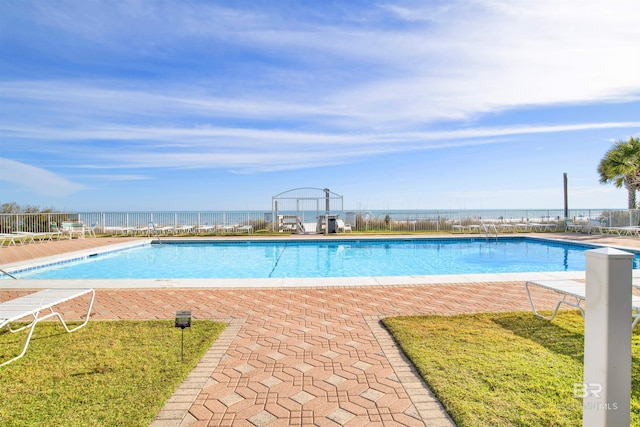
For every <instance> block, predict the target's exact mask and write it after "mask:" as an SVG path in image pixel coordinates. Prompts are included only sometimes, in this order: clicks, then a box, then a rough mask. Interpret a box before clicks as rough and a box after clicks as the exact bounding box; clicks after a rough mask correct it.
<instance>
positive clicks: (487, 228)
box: [481, 222, 498, 240]
mask: <svg viewBox="0 0 640 427" xmlns="http://www.w3.org/2000/svg"><path fill="white" fill-rule="evenodd" d="M481 224H482V228H483V229H484V234H485V237H486V238H487V240H488V239H489V234H492V235H493V236H494V237H495V238H496V240H498V228H497V227H496V225H495V224H485V223H484V222H483V223H481Z"/></svg>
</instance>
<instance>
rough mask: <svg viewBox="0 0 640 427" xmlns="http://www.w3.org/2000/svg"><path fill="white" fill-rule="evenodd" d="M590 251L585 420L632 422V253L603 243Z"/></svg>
mask: <svg viewBox="0 0 640 427" xmlns="http://www.w3.org/2000/svg"><path fill="white" fill-rule="evenodd" d="M585 256H586V289H585V292H586V294H585V295H586V301H585V324H584V382H583V384H582V385H581V387H580V388H579V391H580V396H577V397H583V398H584V399H583V408H582V409H583V411H582V425H583V427H596V426H597V427H614V426H628V425H629V423H630V418H631V415H630V410H631V403H630V401H631V280H632V279H631V276H632V274H631V273H632V271H631V270H632V265H633V254H630V253H628V252H623V251H620V250H617V249H613V248H603V249H593V250H589V251H586V252H585ZM575 390H578V388H577V387H574V391H575ZM576 395H577V394H576Z"/></svg>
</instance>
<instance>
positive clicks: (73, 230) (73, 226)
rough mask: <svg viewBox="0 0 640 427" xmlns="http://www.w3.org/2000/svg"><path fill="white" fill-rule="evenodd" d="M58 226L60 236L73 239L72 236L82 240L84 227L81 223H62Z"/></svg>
mask: <svg viewBox="0 0 640 427" xmlns="http://www.w3.org/2000/svg"><path fill="white" fill-rule="evenodd" d="M60 225H61V231H62V234H63V235H68V236H69V239H73V236H78V238H79V239H84V234H85V226H84V224H83V223H82V222H81V221H68V222H62V223H61V224H60Z"/></svg>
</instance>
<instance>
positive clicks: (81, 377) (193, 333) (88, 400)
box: [0, 321, 225, 427]
mask: <svg viewBox="0 0 640 427" xmlns="http://www.w3.org/2000/svg"><path fill="white" fill-rule="evenodd" d="M224 327H225V325H224V324H222V323H217V322H211V321H194V322H193V323H192V326H191V328H187V329H185V330H184V361H183V360H182V355H181V332H182V331H181V330H180V329H179V328H175V327H174V322H173V321H136V322H133V321H113V322H111V321H92V322H89V323H88V324H87V326H85V327H84V328H82V329H79V330H78V331H76V332H73V333H70V334H69V333H66V332H65V331H64V329H63V328H62V326H61V325H60V323H59V322H43V323H41V324H38V325H37V326H36V328H35V332H34V335H33V338H32V340H31V344H30V345H29V348H28V350H27V353H26V354H25V355H24V357H22V358H21V359H18V360H17V361H15V362H13V363H10V364H9V365H6V366H3V367H1V368H0V390H1V392H0V396H1V397H0V425H1V426H3V427H7V426H54V425H55V426H69V427H71V426H82V427H85V426H101V427H106V426H127V427H129V426H131V427H133V426H147V425H148V424H149V423H150V422H151V420H152V419H153V417H154V416H155V415H156V413H157V412H158V411H159V410H160V409H161V408H162V406H163V404H164V402H165V401H166V399H167V398H169V397H170V396H171V394H172V393H173V391H174V390H175V388H176V387H177V386H178V385H179V384H180V383H181V382H182V381H183V380H184V378H186V376H187V374H188V373H189V372H190V371H191V370H192V369H193V367H194V366H195V365H196V363H197V361H198V360H199V359H200V358H201V357H202V355H203V354H204V353H205V352H206V350H207V349H208V348H209V347H210V346H211V344H212V343H213V342H214V341H215V339H216V338H217V337H218V335H219V334H220V332H222V330H223V329H224ZM25 337H26V331H23V332H19V333H15V334H12V333H8V332H1V333H0V360H2V361H4V360H7V359H9V358H11V357H13V356H16V355H17V354H19V353H20V350H21V349H22V345H23V343H24V339H25Z"/></svg>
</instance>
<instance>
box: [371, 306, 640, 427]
mask: <svg viewBox="0 0 640 427" xmlns="http://www.w3.org/2000/svg"><path fill="white" fill-rule="evenodd" d="M383 323H384V324H385V326H386V327H387V328H388V329H389V330H390V332H391V333H392V334H393V336H394V338H395V339H396V341H397V342H398V343H399V344H400V345H401V347H402V349H403V350H404V352H405V354H406V355H407V356H408V357H409V358H410V359H411V360H412V362H413V363H414V365H415V366H416V368H417V369H418V371H419V372H420V374H421V375H422V377H423V378H424V380H425V381H426V383H427V384H429V386H430V387H431V389H432V390H433V391H434V393H435V394H436V396H437V397H438V398H439V399H440V401H441V402H442V403H443V405H444V407H445V408H446V410H447V411H448V412H449V414H450V415H451V417H452V418H453V420H454V421H455V422H456V424H457V425H458V426H459V427H468V426H487V427H502V426H532V427H534V426H535V427H539V426H580V425H582V400H581V399H578V398H576V397H575V396H574V394H575V393H574V384H576V383H578V384H581V383H582V371H583V356H584V351H583V350H584V333H583V331H584V322H583V319H582V316H580V313H579V312H577V311H575V312H574V311H564V312H561V314H559V315H558V317H557V318H556V319H555V320H554V321H553V322H548V321H546V320H542V319H540V318H537V317H535V316H534V315H533V314H531V313H527V312H524V313H483V314H474V315H460V316H408V317H395V318H387V319H384V320H383ZM632 354H633V367H632V378H633V381H632V397H631V424H632V425H633V426H640V382H639V381H640V328H636V329H635V330H634V334H633V341H632Z"/></svg>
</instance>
